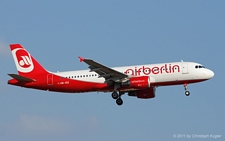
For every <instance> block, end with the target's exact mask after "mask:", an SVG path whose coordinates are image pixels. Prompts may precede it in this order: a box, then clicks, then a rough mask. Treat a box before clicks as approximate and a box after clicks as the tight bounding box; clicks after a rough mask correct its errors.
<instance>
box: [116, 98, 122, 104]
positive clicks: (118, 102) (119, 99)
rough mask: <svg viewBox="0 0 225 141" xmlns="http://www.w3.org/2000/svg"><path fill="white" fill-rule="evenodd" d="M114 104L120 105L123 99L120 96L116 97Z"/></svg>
mask: <svg viewBox="0 0 225 141" xmlns="http://www.w3.org/2000/svg"><path fill="white" fill-rule="evenodd" d="M116 104H117V105H119V106H121V105H122V104H123V100H122V99H121V98H118V99H117V100H116Z"/></svg>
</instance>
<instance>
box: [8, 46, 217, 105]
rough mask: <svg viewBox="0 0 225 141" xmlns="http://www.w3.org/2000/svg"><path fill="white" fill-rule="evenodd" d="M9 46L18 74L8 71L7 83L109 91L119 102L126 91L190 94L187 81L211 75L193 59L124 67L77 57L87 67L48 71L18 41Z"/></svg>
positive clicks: (139, 94) (141, 94)
mask: <svg viewBox="0 0 225 141" xmlns="http://www.w3.org/2000/svg"><path fill="white" fill-rule="evenodd" d="M10 49H11V52H12V55H13V58H14V61H15V64H16V68H17V70H18V74H8V75H9V76H11V77H12V78H13V79H11V80H9V81H8V84H10V85H16V86H21V87H25V88H33V89H39V90H45V91H54V92H65V93H85V92H111V93H112V94H111V96H112V98H113V99H115V100H116V103H117V104H118V105H122V104H123V100H122V99H121V96H122V95H124V94H128V96H133V97H137V98H142V99H150V98H154V97H155V92H156V87H159V86H171V85H183V86H184V89H185V95H186V96H189V95H190V92H189V91H188V87H187V86H188V84H191V83H197V82H202V81H205V80H208V79H210V78H212V77H213V76H214V73H213V71H211V70H209V69H207V68H205V67H204V66H203V65H201V64H199V63H194V62H183V61H181V62H171V63H161V64H146V65H134V66H123V67H114V68H111V67H107V66H105V65H103V64H100V63H98V62H96V61H94V60H92V59H87V58H82V57H79V59H80V62H85V63H86V64H87V65H88V68H89V69H88V70H76V71H66V72H50V71H48V70H46V69H45V68H44V67H43V66H41V65H40V64H39V63H38V62H37V61H36V60H35V59H34V57H33V56H31V55H30V53H29V52H28V51H26V50H25V49H24V48H23V47H22V46H21V45H20V44H11V45H10Z"/></svg>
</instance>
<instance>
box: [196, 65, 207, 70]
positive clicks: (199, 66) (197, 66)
mask: <svg viewBox="0 0 225 141" xmlns="http://www.w3.org/2000/svg"><path fill="white" fill-rule="evenodd" d="M195 68H196V69H198V68H205V67H204V66H201V65H196V66H195Z"/></svg>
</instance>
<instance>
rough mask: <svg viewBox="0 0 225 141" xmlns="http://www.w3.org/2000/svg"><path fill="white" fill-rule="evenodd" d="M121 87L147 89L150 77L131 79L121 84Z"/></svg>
mask: <svg viewBox="0 0 225 141" xmlns="http://www.w3.org/2000/svg"><path fill="white" fill-rule="evenodd" d="M122 85H123V86H130V87H132V88H149V87H150V77H149V76H139V77H132V78H130V79H129V80H128V81H127V82H125V83H122Z"/></svg>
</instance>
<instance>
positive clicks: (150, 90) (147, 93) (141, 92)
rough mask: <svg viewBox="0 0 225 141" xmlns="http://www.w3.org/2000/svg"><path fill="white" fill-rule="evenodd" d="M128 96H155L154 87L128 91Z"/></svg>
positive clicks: (145, 97)
mask: <svg viewBox="0 0 225 141" xmlns="http://www.w3.org/2000/svg"><path fill="white" fill-rule="evenodd" d="M128 95H129V96H136V97H137V98H142V99H149V98H154V97H155V87H150V88H148V89H143V90H136V91H131V92H128Z"/></svg>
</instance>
